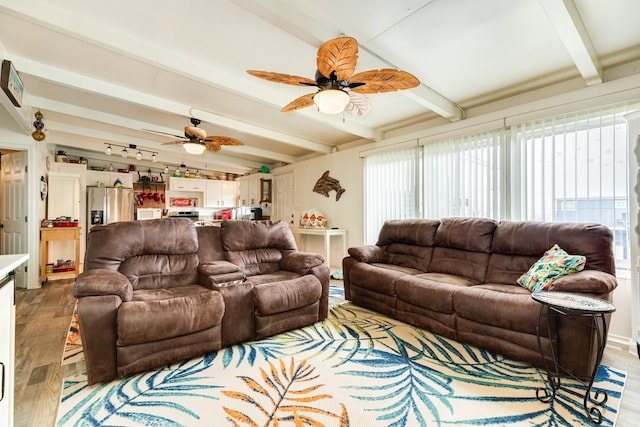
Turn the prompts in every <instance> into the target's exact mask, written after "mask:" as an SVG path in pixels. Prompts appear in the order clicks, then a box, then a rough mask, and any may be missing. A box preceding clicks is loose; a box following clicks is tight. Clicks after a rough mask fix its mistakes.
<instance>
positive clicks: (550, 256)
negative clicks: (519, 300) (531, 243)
mask: <svg viewBox="0 0 640 427" xmlns="http://www.w3.org/2000/svg"><path fill="white" fill-rule="evenodd" d="M586 262H587V259H586V257H584V256H582V255H569V254H568V253H567V252H566V251H565V250H563V249H562V248H561V247H560V246H558V245H557V244H556V245H553V247H552V248H551V249H549V250H548V251H546V252H545V253H544V255H543V256H542V258H540V259H539V260H538V261H536V262H535V263H534V264H533V265H532V266H531V267H530V268H529V270H528V271H527V272H526V273H524V274H523V275H522V276H520V277H519V278H518V283H519V284H520V285H521V286H522V287H525V288H527V289H529V290H530V291H531V292H538V291H541V290H544V289H547V288H548V287H549V285H551V283H552V282H553V281H554V280H555V279H557V278H559V277H562V276H565V275H567V274H571V273H577V272H578V271H582V269H583V268H584V265H585V263H586Z"/></svg>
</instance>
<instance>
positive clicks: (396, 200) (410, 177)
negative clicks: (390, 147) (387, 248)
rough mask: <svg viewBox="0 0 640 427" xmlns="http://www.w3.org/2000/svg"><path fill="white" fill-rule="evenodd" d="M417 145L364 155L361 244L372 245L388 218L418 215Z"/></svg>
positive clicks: (418, 154)
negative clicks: (363, 217) (362, 236)
mask: <svg viewBox="0 0 640 427" xmlns="http://www.w3.org/2000/svg"><path fill="white" fill-rule="evenodd" d="M421 152H422V150H421V148H420V147H412V148H408V149H403V150H397V151H387V152H383V153H378V154H373V155H370V156H367V157H366V158H365V167H364V175H365V176H364V192H365V199H364V208H365V236H364V237H365V243H366V244H374V243H375V242H376V241H377V239H378V233H379V231H380V228H381V227H382V224H384V222H385V221H386V220H388V219H409V218H420V217H421V215H422V212H421V209H420V206H421V191H420V186H419V182H420V179H419V177H420V171H421V169H422V168H421V167H420V163H421V157H422V155H421Z"/></svg>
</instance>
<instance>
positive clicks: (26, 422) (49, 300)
mask: <svg viewBox="0 0 640 427" xmlns="http://www.w3.org/2000/svg"><path fill="white" fill-rule="evenodd" d="M71 285H72V282H71V281H56V282H49V283H47V284H46V285H45V286H44V287H43V288H42V289H36V290H24V289H17V290H16V380H15V383H16V389H15V402H16V407H15V427H27V426H34V427H47V426H54V425H55V421H56V410H57V407H58V401H59V400H60V390H61V387H62V379H63V378H64V377H66V376H69V375H72V374H74V373H76V372H81V371H83V370H84V363H82V362H80V363H77V364H75V365H67V366H61V365H60V361H61V360H62V350H63V348H64V340H65V337H66V334H67V329H68V328H69V324H70V322H71V315H72V312H73V308H74V305H75V299H74V298H73V296H72V295H71ZM603 363H604V364H606V365H608V366H610V367H612V368H617V369H621V370H624V371H626V372H627V385H626V388H625V391H624V395H623V399H622V405H621V408H620V413H619V415H618V422H617V424H616V425H617V426H620V427H627V426H635V425H638V424H637V423H638V420H639V419H640V407H639V406H638V403H637V402H640V359H638V357H636V356H634V355H631V354H630V353H629V352H628V351H623V350H617V349H614V348H609V347H608V348H607V350H606V351H605V355H604V359H603Z"/></svg>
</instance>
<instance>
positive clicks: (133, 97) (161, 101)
mask: <svg viewBox="0 0 640 427" xmlns="http://www.w3.org/2000/svg"><path fill="white" fill-rule="evenodd" d="M14 62H15V63H16V64H19V67H20V73H23V74H27V75H30V76H32V77H33V78H36V79H40V80H44V81H51V82H54V83H56V84H61V85H65V86H68V87H72V88H75V89H77V90H80V91H83V92H87V93H93V94H98V95H101V96H105V97H109V98H113V99H119V100H122V101H125V102H128V103H131V104H134V105H143V106H149V107H150V108H153V109H155V110H159V111H163V112H167V113H171V114H178V115H181V116H184V117H191V116H192V115H193V114H192V112H193V110H194V109H193V108H192V107H191V106H189V105H185V104H181V103H179V102H175V101H171V100H168V99H165V98H161V97H157V96H154V95H149V94H147V93H144V92H140V91H136V90H132V89H129V88H125V87H122V86H118V85H115V84H112V83H107V82H104V81H101V80H97V79H94V78H91V77H87V76H83V75H80V74H77V73H73V72H70V71H67V70H63V69H60V68H56V67H52V66H50V65H47V64H43V63H40V62H36V61H32V60H30V59H28V58H22V57H14ZM36 107H37V105H36ZM199 118H200V117H199ZM203 120H204V119H203ZM205 121H207V122H209V123H212V124H215V125H219V126H223V127H226V128H229V129H234V130H237V131H238V132H242V133H247V134H251V135H255V136H259V137H262V138H268V139H273V140H274V141H277V142H281V143H284V144H288V145H292V146H295V147H299V148H304V149H307V150H311V151H316V152H318V153H323V154H327V153H330V152H331V147H330V146H328V145H325V144H321V143H318V142H315V141H311V140H308V139H305V138H299V137H296V136H292V135H288V134H285V133H282V132H277V131H274V130H271V129H267V128H261V127H259V126H255V125H251V124H250V123H247V122H244V121H240V120H235V119H231V118H228V117H223V116H220V115H217V114H214V113H210V112H207V118H206V120H205ZM172 132H175V129H173V130H172Z"/></svg>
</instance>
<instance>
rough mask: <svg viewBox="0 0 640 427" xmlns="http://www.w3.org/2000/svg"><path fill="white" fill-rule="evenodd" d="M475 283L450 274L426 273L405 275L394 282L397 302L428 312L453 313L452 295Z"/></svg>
mask: <svg viewBox="0 0 640 427" xmlns="http://www.w3.org/2000/svg"><path fill="white" fill-rule="evenodd" d="M475 284H477V282H475V281H473V280H470V279H467V278H464V277H460V276H453V275H450V274H441V273H426V274H418V275H415V276H409V275H405V276H402V277H400V278H398V280H396V295H397V297H398V300H402V301H406V302H408V303H410V304H412V305H415V306H418V307H423V308H427V309H429V310H432V311H435V312H438V313H446V314H451V313H454V307H453V294H454V293H455V292H457V290H458V288H460V287H467V286H473V285H475Z"/></svg>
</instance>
